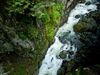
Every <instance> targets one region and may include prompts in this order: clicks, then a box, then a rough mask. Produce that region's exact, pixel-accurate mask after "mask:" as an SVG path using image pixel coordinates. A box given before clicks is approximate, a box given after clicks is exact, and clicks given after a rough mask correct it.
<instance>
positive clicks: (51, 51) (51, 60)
mask: <svg viewBox="0 0 100 75" xmlns="http://www.w3.org/2000/svg"><path fill="white" fill-rule="evenodd" d="M87 1H91V0H87ZM96 9H97V6H96V5H95V4H89V5H86V4H85V3H79V4H77V5H76V6H75V8H74V9H72V11H71V12H70V14H69V17H68V21H67V22H66V23H64V25H63V26H62V27H60V28H59V30H58V31H57V33H56V35H55V41H54V43H53V44H52V45H51V46H50V47H49V48H48V50H47V53H46V55H45V58H44V59H43V61H42V65H41V67H40V69H39V74H38V75H57V71H58V69H59V68H60V67H61V65H62V62H63V60H66V61H70V60H71V59H74V56H75V53H76V52H77V50H78V44H77V40H76V35H75V32H74V30H73V26H74V25H75V24H77V23H78V21H79V20H80V19H81V17H82V16H83V15H84V16H86V14H88V13H89V12H91V11H95V10H96ZM62 51H66V52H68V51H69V52H73V54H70V53H66V58H64V59H62V58H60V56H59V54H60V53H61V52H62Z"/></svg>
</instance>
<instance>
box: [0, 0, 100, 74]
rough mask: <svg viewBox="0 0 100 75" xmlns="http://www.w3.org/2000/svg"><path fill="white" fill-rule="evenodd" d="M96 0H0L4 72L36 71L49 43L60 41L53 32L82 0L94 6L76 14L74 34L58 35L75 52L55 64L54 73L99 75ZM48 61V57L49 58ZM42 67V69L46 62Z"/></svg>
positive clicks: (0, 56) (99, 18)
mask: <svg viewBox="0 0 100 75" xmlns="http://www.w3.org/2000/svg"><path fill="white" fill-rule="evenodd" d="M91 1H92V2H91ZM97 1H98V2H97ZM97 1H96V0H87V2H85V0H51V1H48V0H47V1H45V0H43V1H40V0H37V1H36V0H33V1H31V0H29V1H28V0H27V1H25V0H22V1H20V0H18V1H13V0H12V1H11V2H10V1H7V2H8V3H6V2H4V1H3V0H1V1H0V10H2V11H1V12H0V34H1V37H0V62H1V63H0V64H2V66H3V69H4V72H7V73H4V74H8V75H38V73H39V69H40V67H41V65H42V60H43V59H44V58H45V55H46V52H47V49H48V47H50V45H51V44H52V43H53V42H54V41H56V42H59V41H57V40H58V38H55V40H54V36H55V35H56V33H57V34H58V33H59V32H57V31H58V30H59V28H60V27H61V26H63V24H64V23H66V22H67V21H68V17H69V16H70V12H71V10H72V9H74V8H75V6H76V5H77V4H78V3H85V5H86V6H87V7H88V6H90V5H91V4H95V5H96V6H97V10H95V11H92V10H93V9H95V6H93V9H91V8H90V9H88V8H87V9H88V11H89V12H90V11H91V12H90V13H86V14H85V15H84V14H81V15H76V16H75V18H76V19H80V20H79V22H78V23H76V24H75V25H74V26H73V31H74V32H75V35H76V36H72V37H71V38H72V39H70V37H68V34H69V33H70V31H69V32H67V33H66V32H65V33H63V35H61V36H59V35H57V36H59V40H60V42H61V43H63V44H65V43H66V39H67V40H71V41H72V42H71V44H73V43H75V47H76V46H77V51H75V55H74V57H72V58H73V59H71V60H70V61H66V60H64V61H61V62H62V65H61V64H58V65H56V66H57V67H59V66H61V67H59V70H56V71H57V72H56V73H57V75H95V74H97V75H99V69H100V67H99V65H100V63H99V59H97V58H98V57H99V56H100V51H99V49H100V47H99V44H100V43H99V41H100V40H99V38H100V26H99V23H100V4H99V2H100V1H99V0H97ZM33 6H34V7H33ZM81 10H83V9H81ZM83 13H85V12H83ZM71 22H72V21H70V23H71ZM65 28H66V27H65ZM74 37H75V39H74ZM73 40H74V41H73ZM67 44H69V45H70V43H69V42H67ZM56 47H57V48H56V49H58V48H59V47H60V45H57V46H56ZM66 47H67V45H64V46H63V47H62V48H64V49H65V48H66ZM71 49H72V50H76V49H75V48H74V46H72V47H71ZM52 50H53V49H52ZM57 51H58V50H57ZM58 52H59V51H58ZM48 53H49V52H48ZM53 53H54V52H53ZM68 53H69V54H71V55H73V54H74V52H70V51H69V52H66V51H62V52H60V54H59V55H57V58H59V59H65V58H66V54H68ZM69 57H70V56H69ZM50 59H51V61H53V60H56V59H55V58H52V56H51V57H50ZM48 62H50V61H49V60H48ZM47 64H48V63H47ZM55 64H56V63H55ZM49 65H50V63H49ZM50 67H51V66H49V68H50ZM91 67H92V68H91ZM43 69H45V66H44V68H43ZM55 69H56V68H55ZM0 70H1V69H0ZM51 71H52V70H51ZM1 72H2V71H1ZM45 72H46V71H45ZM2 75H3V73H2ZM39 75H56V74H52V73H50V74H42V73H41V72H40V74H39Z"/></svg>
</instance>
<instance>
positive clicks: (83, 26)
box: [74, 18, 96, 32]
mask: <svg viewBox="0 0 100 75" xmlns="http://www.w3.org/2000/svg"><path fill="white" fill-rule="evenodd" d="M95 29H96V22H95V20H94V19H93V18H84V19H83V20H80V21H79V23H78V24H76V25H74V31H75V32H84V31H93V30H95Z"/></svg>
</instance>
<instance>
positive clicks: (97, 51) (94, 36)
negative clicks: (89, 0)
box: [58, 5, 100, 75]
mask: <svg viewBox="0 0 100 75" xmlns="http://www.w3.org/2000/svg"><path fill="white" fill-rule="evenodd" d="M98 6H99V5H98ZM77 17H80V18H81V20H80V21H79V22H78V24H76V25H75V26H74V31H75V32H76V35H77V36H78V37H77V38H78V39H79V41H80V42H81V43H82V46H81V48H80V49H79V50H78V51H77V54H76V56H75V60H73V61H74V62H73V63H72V61H70V62H67V61H64V62H63V65H64V66H63V65H62V68H61V69H60V71H61V72H60V71H59V74H58V75H70V73H69V71H71V72H73V71H74V70H75V69H76V71H75V72H79V69H77V68H79V67H80V66H82V67H88V69H87V70H86V69H84V68H83V70H82V72H83V73H86V74H85V75H92V74H93V75H99V71H98V70H99V69H100V68H98V67H95V68H96V70H95V72H93V70H94V69H93V68H94V67H93V66H94V65H97V64H99V65H100V61H99V59H98V57H100V8H99V7H98V10H96V11H93V12H91V13H90V14H87V16H82V15H81V16H77ZM68 64H69V65H72V66H68ZM89 66H91V67H92V68H89ZM69 68H70V70H69ZM91 73H92V74H91ZM76 74H77V73H76ZM77 75H80V74H77ZM83 75H84V74H83Z"/></svg>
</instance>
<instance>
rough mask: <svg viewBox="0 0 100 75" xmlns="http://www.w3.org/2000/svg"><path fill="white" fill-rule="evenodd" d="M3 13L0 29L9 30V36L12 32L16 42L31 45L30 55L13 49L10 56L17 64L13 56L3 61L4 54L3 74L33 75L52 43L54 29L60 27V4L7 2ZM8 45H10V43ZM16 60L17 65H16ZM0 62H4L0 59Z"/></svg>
mask: <svg viewBox="0 0 100 75" xmlns="http://www.w3.org/2000/svg"><path fill="white" fill-rule="evenodd" d="M3 10H4V11H3V12H1V13H0V14H1V15H2V14H3V15H5V16H3V18H2V20H3V22H2V23H1V20H0V24H2V25H1V26H5V27H8V28H9V29H10V30H9V31H8V32H10V31H12V33H13V32H14V33H15V38H17V37H18V38H19V39H21V40H23V41H24V40H26V39H28V40H29V41H31V42H33V43H34V51H33V52H32V51H27V49H26V50H24V49H23V48H22V49H21V48H18V47H15V46H14V45H12V46H13V48H14V49H13V50H14V51H13V52H12V53H15V54H16V52H17V53H18V55H19V58H20V60H19V58H18V57H17V56H14V54H12V55H10V52H9V51H8V53H9V54H7V55H10V57H11V58H10V59H6V58H5V57H9V56H7V55H6V53H4V56H3V58H5V60H6V61H7V62H3V63H4V65H5V66H6V67H5V70H7V71H10V74H9V75H33V74H34V72H35V71H36V69H37V68H38V66H39V64H40V63H41V61H42V59H43V57H44V55H45V53H46V50H47V48H48V47H49V46H50V44H51V43H52V42H53V38H54V35H55V33H56V30H57V28H58V27H59V26H60V18H61V16H62V10H63V4H61V3H58V2H56V1H48V2H46V1H44V0H42V1H40V0H37V1H35V0H33V1H31V0H10V1H8V0H7V3H6V7H5V9H3ZM0 17H2V16H0ZM11 28H12V29H13V30H12V29H11ZM8 32H6V33H8ZM3 34H5V33H2V35H3ZM7 36H8V35H7ZM16 36H17V37H16ZM4 37H5V36H4ZM6 38H7V37H6ZM8 39H9V38H8ZM8 39H6V40H8ZM6 40H5V41H6ZM10 40H12V38H11V39H10ZM7 42H8V43H9V44H12V42H11V41H9V40H8V41H7ZM16 48H18V49H16ZM17 50H19V51H17ZM23 54H24V57H23ZM26 54H28V55H26ZM20 55H21V56H22V57H20ZM0 56H2V54H0ZM27 56H28V57H29V59H28V58H27ZM12 57H13V58H12ZM30 58H31V59H30ZM15 59H16V60H18V61H16V62H15ZM0 60H1V61H3V60H2V59H0ZM10 60H11V61H10Z"/></svg>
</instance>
